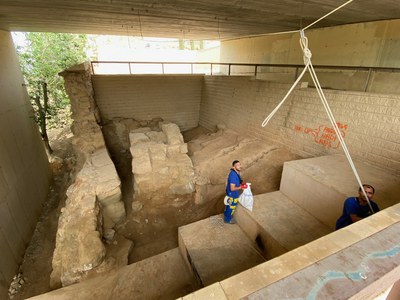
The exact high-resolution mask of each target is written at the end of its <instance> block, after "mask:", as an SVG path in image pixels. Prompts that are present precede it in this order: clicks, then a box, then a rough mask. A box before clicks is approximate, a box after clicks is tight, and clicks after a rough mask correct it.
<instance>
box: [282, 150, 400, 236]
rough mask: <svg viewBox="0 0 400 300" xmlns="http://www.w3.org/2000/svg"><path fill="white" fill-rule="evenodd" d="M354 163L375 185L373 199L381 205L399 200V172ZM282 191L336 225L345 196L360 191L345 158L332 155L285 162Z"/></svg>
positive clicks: (330, 223)
mask: <svg viewBox="0 0 400 300" xmlns="http://www.w3.org/2000/svg"><path fill="white" fill-rule="evenodd" d="M355 166H356V168H357V171H358V173H359V175H360V178H361V180H362V182H363V183H367V184H371V185H372V186H374V187H375V190H376V192H375V196H374V201H375V202H377V204H378V205H379V207H380V209H384V208H387V207H389V206H392V205H394V204H396V203H398V201H399V200H398V199H399V194H400V179H399V177H398V176H397V177H396V176H394V175H392V174H390V173H388V172H386V171H385V170H382V169H378V168H376V167H373V166H370V165H367V164H365V163H360V162H355ZM280 191H281V192H282V193H283V194H285V195H286V196H287V197H288V198H290V199H291V200H292V201H293V202H295V203H296V204H298V205H299V206H301V207H302V208H304V209H305V210H307V211H308V212H309V213H311V214H312V215H313V216H314V217H315V218H317V219H318V220H319V221H321V222H322V223H324V224H325V225H327V226H329V227H330V228H332V229H334V228H335V223H336V220H337V218H338V217H339V216H340V215H341V214H342V209H343V202H344V200H345V199H346V198H348V197H351V196H357V195H358V192H357V191H358V184H357V181H356V179H355V176H354V174H353V172H352V170H351V168H350V166H349V163H348V162H347V160H346V158H345V157H344V156H343V155H329V156H321V157H315V158H309V159H302V160H295V161H288V162H285V163H284V167H283V173H282V179H281V186H280Z"/></svg>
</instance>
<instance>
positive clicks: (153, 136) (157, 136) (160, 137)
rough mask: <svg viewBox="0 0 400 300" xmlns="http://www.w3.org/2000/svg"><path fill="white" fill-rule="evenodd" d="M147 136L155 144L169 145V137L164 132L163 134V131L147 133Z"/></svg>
mask: <svg viewBox="0 0 400 300" xmlns="http://www.w3.org/2000/svg"><path fill="white" fill-rule="evenodd" d="M146 135H147V136H148V137H149V138H150V140H151V141H153V142H156V143H161V144H165V143H167V136H166V135H165V133H164V132H161V131H150V132H146Z"/></svg>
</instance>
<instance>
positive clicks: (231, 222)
mask: <svg viewBox="0 0 400 300" xmlns="http://www.w3.org/2000/svg"><path fill="white" fill-rule="evenodd" d="M224 222H225V223H227V224H236V221H235V220H234V219H231V220H230V221H229V222H227V221H225V220H224Z"/></svg>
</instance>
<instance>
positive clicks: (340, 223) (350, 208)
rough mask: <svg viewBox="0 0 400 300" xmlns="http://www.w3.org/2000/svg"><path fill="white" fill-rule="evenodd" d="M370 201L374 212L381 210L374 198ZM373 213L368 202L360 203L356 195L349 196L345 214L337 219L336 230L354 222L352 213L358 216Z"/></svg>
mask: <svg viewBox="0 0 400 300" xmlns="http://www.w3.org/2000/svg"><path fill="white" fill-rule="evenodd" d="M369 202H370V203H371V206H372V209H373V210H374V212H378V211H379V207H378V205H377V204H376V203H375V202H374V201H372V200H369ZM371 214H372V213H371V209H370V208H369V205H368V204H367V205H360V203H358V201H357V198H356V197H351V198H347V199H346V201H344V205H343V214H342V216H341V217H340V218H339V219H338V220H337V221H336V230H338V229H340V228H343V227H346V226H348V225H350V224H353V221H352V220H351V217H350V215H356V216H357V217H360V218H366V217H368V216H370V215H371Z"/></svg>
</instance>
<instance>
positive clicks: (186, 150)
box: [179, 143, 188, 154]
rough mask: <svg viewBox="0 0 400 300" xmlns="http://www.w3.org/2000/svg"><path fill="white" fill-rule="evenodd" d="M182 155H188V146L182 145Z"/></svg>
mask: <svg viewBox="0 0 400 300" xmlns="http://www.w3.org/2000/svg"><path fill="white" fill-rule="evenodd" d="M179 150H180V153H182V154H186V153H188V146H187V144H186V143H185V144H182V145H181V146H180V149H179Z"/></svg>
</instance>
